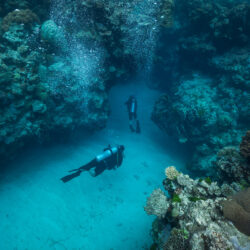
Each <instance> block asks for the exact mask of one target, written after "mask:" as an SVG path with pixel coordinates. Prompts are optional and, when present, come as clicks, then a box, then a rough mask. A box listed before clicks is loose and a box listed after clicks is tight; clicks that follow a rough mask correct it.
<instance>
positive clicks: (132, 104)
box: [130, 99, 135, 113]
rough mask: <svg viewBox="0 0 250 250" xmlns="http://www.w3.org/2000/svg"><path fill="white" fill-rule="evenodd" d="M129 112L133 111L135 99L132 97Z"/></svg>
mask: <svg viewBox="0 0 250 250" xmlns="http://www.w3.org/2000/svg"><path fill="white" fill-rule="evenodd" d="M130 112H131V113H134V112H135V99H132V102H131V109H130Z"/></svg>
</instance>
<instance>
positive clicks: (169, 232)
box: [146, 137, 250, 250]
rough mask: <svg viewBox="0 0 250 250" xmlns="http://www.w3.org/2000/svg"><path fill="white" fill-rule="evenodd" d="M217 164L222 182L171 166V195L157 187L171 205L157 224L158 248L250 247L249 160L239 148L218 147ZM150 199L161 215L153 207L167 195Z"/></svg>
mask: <svg viewBox="0 0 250 250" xmlns="http://www.w3.org/2000/svg"><path fill="white" fill-rule="evenodd" d="M244 139H245V137H243V141H244ZM215 167H216V171H218V175H219V176H220V181H221V182H220V183H219V184H218V183H217V182H215V181H213V178H212V179H211V178H210V177H205V178H199V179H193V178H191V177H190V176H188V175H185V174H183V173H181V172H177V170H176V169H175V168H173V167H170V168H167V172H169V171H170V172H174V173H175V174H174V177H173V178H171V174H170V178H169V177H168V175H167V176H166V178H165V179H164V181H163V185H164V188H165V190H166V191H167V194H168V196H165V194H164V192H163V191H161V190H160V189H158V191H157V192H159V190H160V193H161V196H162V197H165V198H164V203H165V204H167V207H168V209H167V210H164V209H163V210H161V211H162V213H161V216H157V219H156V220H155V221H154V223H153V225H152V236H153V240H154V247H155V248H156V249H164V250H170V249H183V250H184V249H199V250H202V249H204V250H205V249H232V250H233V249H249V247H250V239H249V237H247V236H249V234H250V231H249V229H250V210H249V208H250V205H249V204H250V188H249V186H250V179H249V165H247V162H246V161H245V159H244V158H242V157H241V155H240V153H239V151H238V150H237V149H236V148H233V147H226V148H224V149H223V150H221V151H219V152H218V154H217V162H216V165H215ZM247 171H248V172H247ZM176 173H177V174H176ZM217 178H218V177H217ZM154 192H155V191H154ZM154 192H153V193H154ZM148 201H150V203H149V202H147V206H149V205H150V206H149V207H150V211H153V212H151V213H148V214H153V215H157V214H156V213H154V211H158V210H157V209H158V208H159V206H160V205H161V204H162V200H160V199H153V198H152V196H151V197H149V199H148ZM158 202H160V204H158ZM147 206H146V207H147ZM163 211H164V213H165V214H163ZM231 222H233V224H232V223H231ZM169 225H170V226H171V228H169Z"/></svg>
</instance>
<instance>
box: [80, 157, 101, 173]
mask: <svg viewBox="0 0 250 250" xmlns="http://www.w3.org/2000/svg"><path fill="white" fill-rule="evenodd" d="M96 165H97V162H96V159H94V160H92V161H90V162H89V163H87V164H85V165H83V166H81V167H80V168H79V170H86V171H88V170H90V169H91V168H93V167H95V166H96Z"/></svg>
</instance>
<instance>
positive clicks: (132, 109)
mask: <svg viewBox="0 0 250 250" xmlns="http://www.w3.org/2000/svg"><path fill="white" fill-rule="evenodd" d="M125 105H126V106H127V110H128V118H129V128H130V130H131V131H132V132H136V133H140V132H141V129H140V124H139V120H138V119H137V100H136V99H135V97H134V96H130V97H129V99H128V100H127V101H126V102H125ZM133 122H134V123H135V125H133Z"/></svg>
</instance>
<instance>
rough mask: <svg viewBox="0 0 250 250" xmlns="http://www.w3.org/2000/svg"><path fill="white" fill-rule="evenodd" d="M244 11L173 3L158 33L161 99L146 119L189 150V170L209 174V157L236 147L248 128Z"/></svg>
mask: <svg viewBox="0 0 250 250" xmlns="http://www.w3.org/2000/svg"><path fill="white" fill-rule="evenodd" d="M249 10H250V4H249V2H247V1H240V2H234V4H232V2H230V1H217V2H216V3H215V2H214V1H212V0H209V1H203V0H191V1H178V2H175V15H174V20H175V23H174V25H173V26H172V28H171V29H168V30H166V31H165V33H163V34H162V37H161V40H160V43H159V47H158V50H157V54H156V65H155V71H154V73H155V79H156V80H155V81H157V83H156V86H158V87H159V88H160V89H162V90H164V92H165V94H164V95H163V96H162V97H160V98H159V99H158V100H157V101H156V103H155V106H154V110H153V113H152V119H153V121H154V122H155V123H156V124H157V125H158V126H159V128H161V129H162V130H163V131H164V132H166V133H167V134H168V135H171V136H173V137H175V138H176V139H177V140H179V141H180V143H189V145H191V146H192V147H193V151H192V152H190V154H191V155H192V159H191V161H190V164H189V166H190V170H192V171H197V172H199V171H200V172H203V173H204V172H207V174H212V173H209V172H211V171H213V170H212V167H211V162H212V161H214V160H215V153H216V152H217V151H218V150H220V149H222V148H223V147H225V146H226V145H231V146H236V145H238V143H239V142H240V138H241V136H242V135H243V134H244V133H245V131H246V129H247V126H248V124H249V112H250V104H249V98H250V96H249V83H250V82H249V79H250V78H249V72H250V70H249V51H250V47H249V37H250V34H249V27H250V21H249V20H250V18H249V16H250V11H249ZM159 75H161V79H162V80H161V79H159V77H158V76H159Z"/></svg>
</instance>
